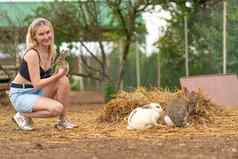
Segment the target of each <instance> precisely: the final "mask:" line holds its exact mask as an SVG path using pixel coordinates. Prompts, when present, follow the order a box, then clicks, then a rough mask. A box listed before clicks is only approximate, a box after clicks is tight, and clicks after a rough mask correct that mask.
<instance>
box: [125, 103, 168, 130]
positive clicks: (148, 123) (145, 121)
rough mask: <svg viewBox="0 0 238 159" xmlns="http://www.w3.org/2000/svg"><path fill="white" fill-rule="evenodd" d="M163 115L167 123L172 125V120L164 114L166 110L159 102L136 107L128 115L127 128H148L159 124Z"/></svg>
mask: <svg viewBox="0 0 238 159" xmlns="http://www.w3.org/2000/svg"><path fill="white" fill-rule="evenodd" d="M161 117H165V118H166V121H165V123H166V124H167V125H169V126H172V125H173V123H172V120H169V119H170V118H169V117H168V116H166V115H165V116H164V111H163V109H162V108H161V106H160V105H159V104H158V103H150V104H147V105H145V106H143V107H138V108H136V109H134V110H133V111H132V112H131V113H130V115H129V117H128V126H127V129H129V130H133V129H139V130H141V129H148V128H151V127H154V126H158V121H159V120H160V118H161Z"/></svg>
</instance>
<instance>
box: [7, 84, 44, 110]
mask: <svg viewBox="0 0 238 159" xmlns="http://www.w3.org/2000/svg"><path fill="white" fill-rule="evenodd" d="M40 96H44V93H43V91H42V90H41V89H37V90H36V89H33V88H14V87H10V91H9V98H10V101H11V103H12V105H13V107H14V108H15V109H16V111H17V112H32V108H33V106H34V105H35V103H36V101H37V99H38V98H39V97H40Z"/></svg>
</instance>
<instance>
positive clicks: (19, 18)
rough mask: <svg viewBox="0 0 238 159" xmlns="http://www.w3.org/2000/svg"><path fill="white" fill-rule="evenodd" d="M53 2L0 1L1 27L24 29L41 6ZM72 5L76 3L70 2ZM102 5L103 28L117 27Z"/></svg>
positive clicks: (101, 4)
mask: <svg viewBox="0 0 238 159" xmlns="http://www.w3.org/2000/svg"><path fill="white" fill-rule="evenodd" d="M50 3H54V2H53V1H48V2H46V1H32V2H31V1H18V2H6V1H5V2H1V1H0V27H8V26H12V25H13V26H17V27H23V26H27V24H25V21H24V19H25V18H26V17H27V16H29V15H34V12H35V10H36V9H37V8H38V7H40V6H46V7H47V5H49V4H50ZM70 3H75V2H74V1H73V2H70ZM98 3H100V6H99V7H100V15H99V18H100V19H99V20H100V23H101V25H102V26H108V25H109V26H110V25H116V24H112V23H111V21H112V16H111V15H112V14H111V13H110V10H109V9H107V6H106V4H105V2H104V1H100V2H98Z"/></svg>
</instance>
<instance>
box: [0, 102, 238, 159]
mask: <svg viewBox="0 0 238 159" xmlns="http://www.w3.org/2000/svg"><path fill="white" fill-rule="evenodd" d="M102 111H103V106H102V105H74V106H73V107H72V108H71V109H70V112H69V114H68V115H69V117H70V119H71V120H72V121H74V122H75V123H76V124H78V126H79V127H78V128H75V129H73V130H57V129H55V128H54V123H55V121H56V119H34V128H35V130H34V131H32V132H23V131H20V130H18V129H17V128H16V126H15V125H14V124H13V122H12V121H11V117H12V116H13V114H14V111H13V109H12V108H11V107H10V106H2V107H0V159H28V158H29V159H33V158H34V159H74V158H75V159H122V158H124V159H238V110H229V111H228V110H227V111H226V113H224V114H223V115H221V116H217V117H216V119H215V121H214V123H213V124H210V125H200V126H199V125H198V126H196V127H188V128H167V127H165V126H161V127H157V128H153V129H149V130H145V131H128V130H127V129H126V126H127V122H126V119H125V120H124V121H122V122H120V123H101V122H99V121H98V117H99V116H100V114H101V112H102Z"/></svg>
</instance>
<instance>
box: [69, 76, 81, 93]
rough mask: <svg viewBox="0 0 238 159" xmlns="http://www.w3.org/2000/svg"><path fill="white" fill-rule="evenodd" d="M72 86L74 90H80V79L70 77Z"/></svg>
mask: <svg viewBox="0 0 238 159" xmlns="http://www.w3.org/2000/svg"><path fill="white" fill-rule="evenodd" d="M70 87H71V90H73V91H78V90H80V81H79V80H78V79H73V78H71V79H70Z"/></svg>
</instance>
